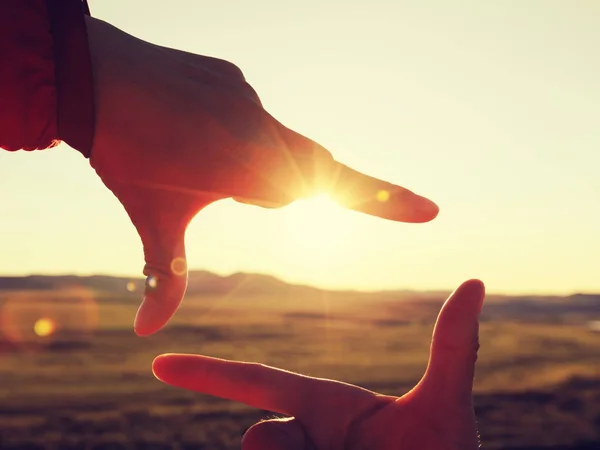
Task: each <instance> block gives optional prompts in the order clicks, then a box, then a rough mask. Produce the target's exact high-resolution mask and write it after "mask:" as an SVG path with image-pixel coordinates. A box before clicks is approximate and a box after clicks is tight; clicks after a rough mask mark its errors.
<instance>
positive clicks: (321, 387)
mask: <svg viewBox="0 0 600 450" xmlns="http://www.w3.org/2000/svg"><path fill="white" fill-rule="evenodd" d="M152 370H153V372H154V375H155V376H156V377H157V378H158V379H159V380H161V381H163V382H165V383H167V384H170V385H173V386H177V387H181V388H184V389H189V390H192V391H197V392H202V393H205V394H209V395H213V396H215V397H221V398H226V399H230V400H234V401H236V402H240V403H244V404H246V405H249V406H252V407H254V408H258V409H263V410H268V411H273V412H276V413H280V414H285V415H288V416H294V417H298V418H304V417H309V416H310V415H311V414H312V413H313V412H314V411H315V410H318V411H322V412H325V413H326V412H327V411H333V410H338V409H341V410H342V411H343V410H344V409H346V410H348V408H349V407H350V406H357V405H358V401H359V400H360V399H367V398H372V397H373V395H374V394H373V393H372V392H371V391H368V390H366V389H362V388H359V387H356V386H352V385H348V384H345V383H340V382H336V381H331V380H325V379H320V378H312V377H308V376H305V375H300V374H297V373H293V372H288V371H286V370H282V369H277V368H275V367H269V366H265V365H263V364H257V363H248V362H239V361H228V360H224V359H219V358H210V357H207V356H200V355H178V354H167V355H161V356H158V357H157V358H156V359H155V360H154V362H153V364H152Z"/></svg>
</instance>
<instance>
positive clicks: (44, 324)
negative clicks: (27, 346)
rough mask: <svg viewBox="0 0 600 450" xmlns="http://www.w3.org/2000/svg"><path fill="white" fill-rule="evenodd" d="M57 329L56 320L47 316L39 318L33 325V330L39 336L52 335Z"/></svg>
mask: <svg viewBox="0 0 600 450" xmlns="http://www.w3.org/2000/svg"><path fill="white" fill-rule="evenodd" d="M55 329H56V325H55V324H54V321H53V320H52V319H48V318H45V317H44V318H41V319H38V320H37V321H36V322H35V324H34V325H33V331H34V332H35V334H37V335H38V336H39V337H47V336H50V335H51V334H52V333H54V330H55Z"/></svg>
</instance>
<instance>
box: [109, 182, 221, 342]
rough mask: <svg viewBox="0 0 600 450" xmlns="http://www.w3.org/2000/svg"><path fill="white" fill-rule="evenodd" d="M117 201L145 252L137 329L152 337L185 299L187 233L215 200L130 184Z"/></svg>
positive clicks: (135, 324)
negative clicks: (142, 295)
mask: <svg viewBox="0 0 600 450" xmlns="http://www.w3.org/2000/svg"><path fill="white" fill-rule="evenodd" d="M117 197H118V198H119V200H121V202H122V203H123V206H124V207H125V210H126V211H127V213H128V214H129V218H130V219H131V221H132V223H133V224H134V226H135V227H136V230H137V232H138V234H139V235H140V238H141V240H142V244H143V247H144V258H145V261H146V264H145V266H144V275H146V277H147V278H146V288H145V292H144V299H143V301H142V304H141V305H140V307H139V309H138V312H137V315H136V317H135V322H134V329H135V332H136V333H137V334H138V335H139V336H147V335H150V334H153V333H155V332H156V331H158V330H159V329H161V328H162V327H163V326H164V325H165V324H166V323H167V322H168V321H169V319H170V318H171V317H172V316H173V314H175V312H176V311H177V308H178V307H179V305H180V303H181V300H182V299H183V296H184V294H185V291H186V289H187V280H188V267H187V259H186V252H185V232H186V230H187V227H188V225H189V223H190V221H191V220H192V219H193V217H194V216H195V215H196V214H197V213H198V211H200V210H201V209H202V208H204V207H206V206H207V205H208V204H210V203H212V202H213V201H214V200H215V199H214V198H208V197H202V196H198V195H192V194H188V193H185V194H183V193H179V192H172V191H168V190H166V191H165V190H160V189H147V188H139V187H134V186H130V185H127V186H124V187H123V188H122V189H120V190H119V192H118V194H117Z"/></svg>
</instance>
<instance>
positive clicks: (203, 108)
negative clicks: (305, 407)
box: [86, 17, 438, 334]
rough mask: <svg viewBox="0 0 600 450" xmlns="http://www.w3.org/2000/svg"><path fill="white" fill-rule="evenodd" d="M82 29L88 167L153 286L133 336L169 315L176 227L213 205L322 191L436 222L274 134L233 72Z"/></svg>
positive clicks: (263, 202) (294, 137)
mask: <svg viewBox="0 0 600 450" xmlns="http://www.w3.org/2000/svg"><path fill="white" fill-rule="evenodd" d="M86 25H87V28H88V35H89V42H90V53H91V57H92V66H93V69H94V86H95V103H96V130H95V136H94V143H93V148H92V156H91V160H90V162H91V164H92V166H93V167H94V169H96V172H97V173H98V175H99V176H100V178H101V179H102V181H103V182H104V184H105V185H106V186H107V187H108V188H109V189H110V190H111V191H112V192H113V193H114V194H115V195H116V197H117V198H118V199H119V200H120V201H121V203H122V204H123V206H124V207H125V209H126V211H127V213H128V214H129V216H130V218H131V220H132V222H133V224H134V225H135V226H136V228H137V230H138V232H139V234H140V236H141V238H142V241H143V244H144V253H145V259H146V267H145V270H144V273H145V274H146V275H147V276H152V277H154V278H155V280H156V283H154V284H153V285H152V286H151V289H147V291H146V297H147V299H148V300H149V301H148V302H146V301H145V302H144V304H143V305H142V308H141V309H140V311H139V312H138V317H137V319H136V331H137V332H138V333H139V334H151V333H153V332H155V331H157V330H158V329H159V328H160V327H162V326H163V325H164V323H165V322H166V321H167V320H168V319H169V318H170V317H171V315H172V314H174V312H175V310H176V309H177V307H178V305H179V302H180V301H181V299H182V297H183V294H184V292H185V289H186V284H187V267H186V255H185V245H184V236H185V231H186V228H187V226H188V224H189V222H190V221H191V220H192V218H193V217H194V216H195V215H196V214H197V213H198V212H199V211H200V210H201V209H203V208H204V207H206V206H207V205H209V204H210V203H212V202H214V201H217V200H220V199H224V198H230V197H231V198H234V199H235V200H237V201H240V202H243V203H251V204H255V205H260V206H268V207H279V206H283V205H286V204H288V203H290V202H292V201H294V200H296V199H299V198H303V197H306V196H309V195H311V194H314V193H318V192H328V193H330V194H331V195H332V197H334V198H336V199H337V200H338V201H340V202H341V203H343V204H345V205H346V206H347V207H349V208H351V209H355V210H357V211H361V212H364V213H368V214H372V215H376V216H379V217H383V218H386V219H391V220H396V221H402V222H427V221H429V220H432V219H433V218H434V217H435V216H436V215H437V212H438V208H437V206H436V205H435V204H433V203H432V202H431V201H429V200H427V199H425V198H423V197H420V196H418V195H416V194H413V193H412V192H410V191H408V190H407V189H404V188H402V187H400V186H396V185H393V184H390V183H386V182H384V181H381V180H377V179H375V178H372V177H370V176H367V175H364V174H362V173H360V172H357V171H355V170H352V169H350V168H349V167H346V166H344V165H343V164H340V163H338V162H336V161H335V160H334V159H333V158H332V156H331V154H330V153H329V152H328V151H327V150H326V149H324V148H323V147H322V146H321V145H319V144H317V143H316V142H313V141H311V140H310V139H308V138H306V137H304V136H301V135H299V134H298V133H295V132H294V131H292V130H290V129H288V128H286V127H284V126H283V125H282V124H280V123H279V122H278V121H277V120H275V119H274V118H273V117H272V116H271V115H270V114H268V113H267V112H266V111H265V110H264V109H263V107H262V105H261V102H260V100H259V98H258V96H257V95H256V92H255V91H254V90H253V89H252V87H251V86H250V85H249V84H248V83H247V82H246V80H245V79H244V76H243V75H242V73H241V71H240V70H239V69H238V68H237V67H236V66H235V65H233V64H231V63H228V62H226V61H223V60H219V59H216V58H210V57H206V56H200V55H194V54H191V53H186V52H181V51H177V50H173V49H168V48H164V47H160V46H157V45H153V44H150V43H147V42H144V41H142V40H139V39H136V38H134V37H132V36H130V35H128V34H126V33H124V32H122V31H120V30H118V29H117V28H115V27H113V26H111V25H109V24H107V23H105V22H102V21H100V20H97V19H94V18H91V17H87V18H86ZM382 191H384V196H383V197H382V196H381V195H378V194H380V192H382ZM381 198H385V201H381V200H380V199H381ZM174 263H175V264H174ZM174 266H176V267H175V270H174Z"/></svg>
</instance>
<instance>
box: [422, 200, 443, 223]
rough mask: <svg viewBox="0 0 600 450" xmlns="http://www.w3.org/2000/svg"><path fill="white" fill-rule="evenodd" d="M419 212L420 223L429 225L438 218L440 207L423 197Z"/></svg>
mask: <svg viewBox="0 0 600 450" xmlns="http://www.w3.org/2000/svg"><path fill="white" fill-rule="evenodd" d="M417 211H418V212H417V217H418V219H419V220H418V223H427V222H431V221H432V220H434V219H435V218H437V216H438V215H439V214H440V207H439V206H438V205H437V204H436V203H434V202H433V201H431V200H429V199H428V198H425V197H421V200H420V205H419V207H418V209H417Z"/></svg>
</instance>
